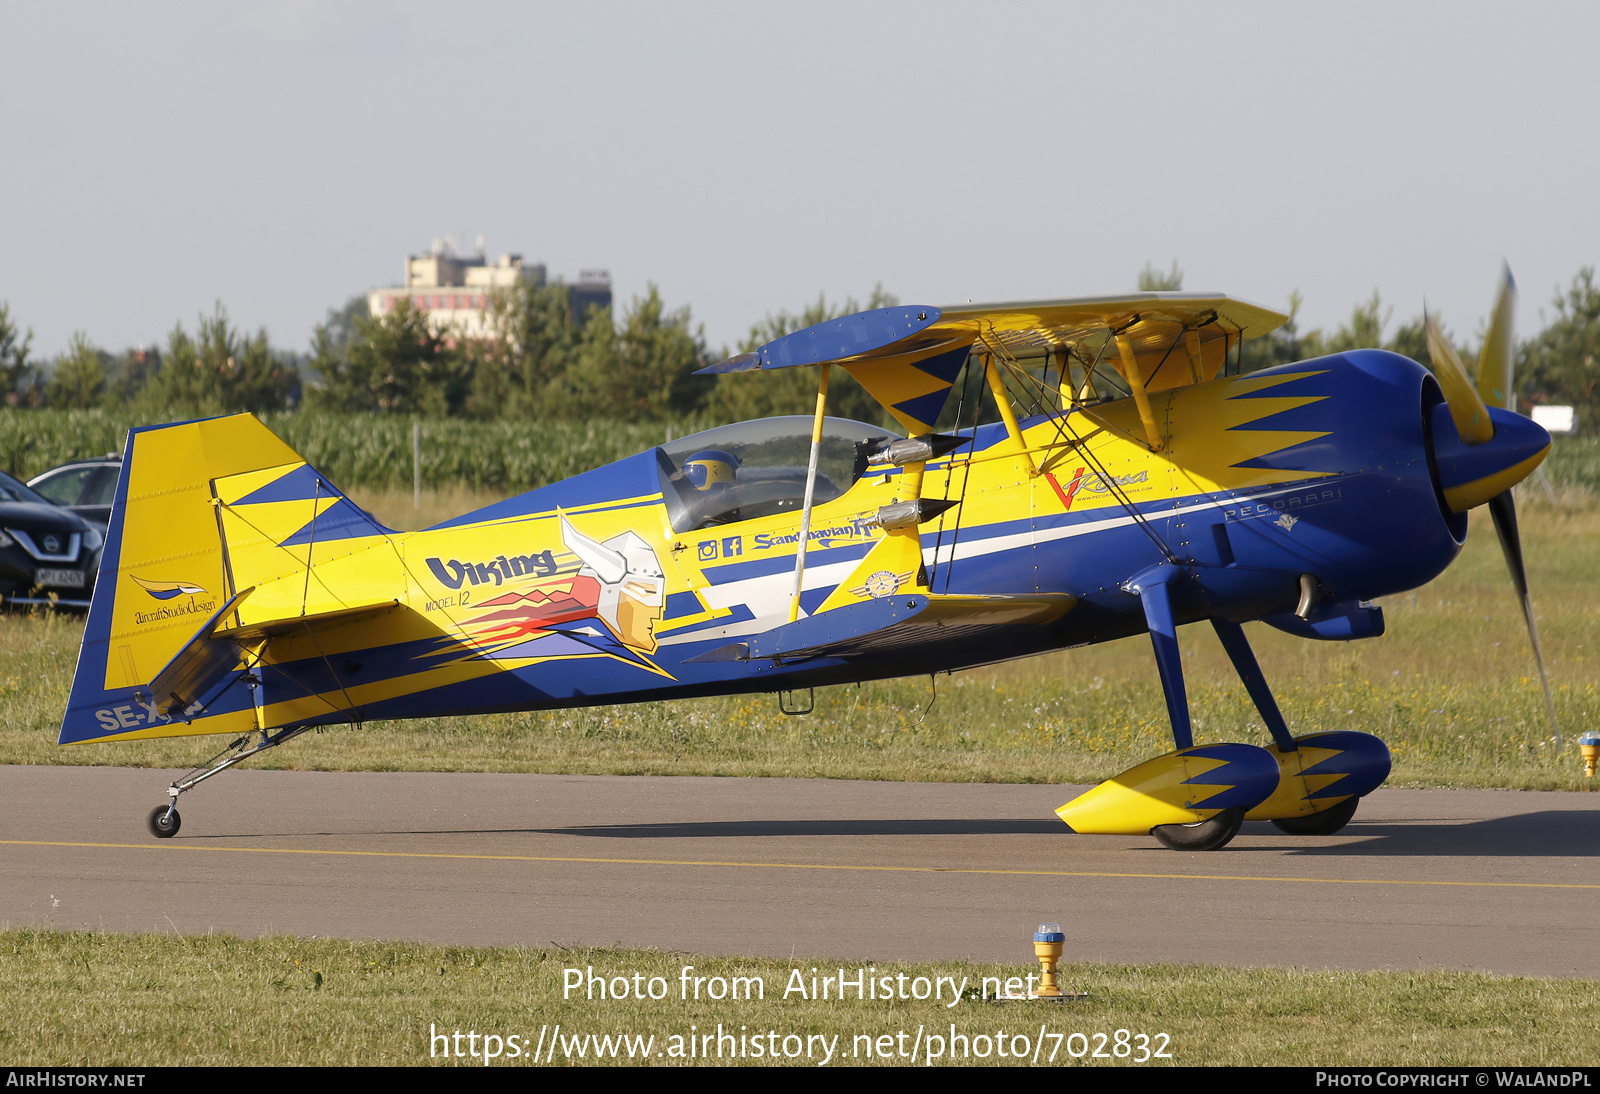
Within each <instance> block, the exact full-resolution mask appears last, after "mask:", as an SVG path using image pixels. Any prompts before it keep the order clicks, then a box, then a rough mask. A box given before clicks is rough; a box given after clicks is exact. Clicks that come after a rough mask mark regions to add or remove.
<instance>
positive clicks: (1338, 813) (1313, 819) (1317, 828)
mask: <svg viewBox="0 0 1600 1094" xmlns="http://www.w3.org/2000/svg"><path fill="white" fill-rule="evenodd" d="M1360 804H1361V799H1360V798H1357V797H1353V796H1352V797H1349V798H1346V799H1345V800H1344V801H1342V802H1340V803H1339V804H1338V805H1336V806H1334V807H1333V808H1332V809H1324V810H1322V812H1320V813H1312V814H1310V815H1309V816H1304V817H1284V818H1283V819H1282V820H1275V821H1273V822H1272V823H1273V824H1275V825H1277V826H1278V831H1280V832H1287V833H1289V834H1290V835H1291V836H1331V835H1333V834H1334V833H1335V832H1337V831H1338V830H1339V829H1341V828H1343V827H1344V826H1345V825H1347V824H1349V823H1350V818H1351V817H1353V816H1355V815H1356V806H1358V805H1360Z"/></svg>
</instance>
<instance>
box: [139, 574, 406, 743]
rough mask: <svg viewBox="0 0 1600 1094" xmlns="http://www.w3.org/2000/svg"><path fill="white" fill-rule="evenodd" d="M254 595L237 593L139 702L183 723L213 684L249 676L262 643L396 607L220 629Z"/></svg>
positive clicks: (390, 602)
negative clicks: (145, 703)
mask: <svg viewBox="0 0 1600 1094" xmlns="http://www.w3.org/2000/svg"><path fill="white" fill-rule="evenodd" d="M252 591H253V590H252V589H245V590H243V591H241V592H239V593H237V594H236V595H235V596H233V597H232V598H231V599H229V601H228V602H227V603H226V604H224V605H223V606H222V607H221V608H220V609H219V610H218V611H217V612H216V614H214V615H213V616H212V617H211V618H210V619H207V620H206V622H205V625H204V626H202V627H201V628H200V629H199V630H198V631H197V632H195V635H194V637H193V638H191V639H189V641H188V642H186V643H185V644H184V646H183V648H182V649H180V650H179V651H178V653H177V656H175V657H173V659H172V660H171V661H170V662H168V663H167V667H166V668H164V669H162V670H161V671H160V672H159V673H157V674H156V678H155V679H154V680H152V681H151V682H150V695H149V697H148V698H146V697H142V696H141V697H140V699H141V701H143V702H153V703H154V704H155V705H156V708H157V709H158V710H159V711H160V712H161V713H162V714H163V715H165V716H166V717H168V718H176V719H179V720H181V721H185V722H187V721H188V720H189V719H190V718H191V717H192V716H193V715H194V714H195V713H197V712H198V711H199V710H200V708H201V707H202V706H203V704H204V701H205V699H206V698H207V697H208V696H209V695H210V694H211V693H212V692H213V691H214V690H215V689H216V687H217V685H219V684H221V683H222V682H223V681H224V680H227V679H228V678H229V677H230V676H237V675H238V674H239V673H243V672H246V671H248V670H249V667H250V663H251V661H252V660H259V654H260V652H261V651H260V647H261V645H262V644H263V643H264V642H267V641H269V640H270V639H273V638H276V637H279V636H281V635H285V634H290V633H292V632H295V631H307V632H309V633H312V634H315V633H316V632H318V631H321V630H325V629H327V628H328V627H332V626H341V625H343V624H345V623H353V622H355V621H356V620H358V619H364V618H366V617H368V616H373V615H379V614H381V613H383V612H386V611H389V610H391V609H392V608H394V607H395V606H396V605H397V604H399V601H398V600H386V601H384V602H382V603H380V604H365V605H361V606H358V607H354V608H341V609H339V610H337V611H331V612H318V613H316V614H312V615H296V616H292V617H287V618H283V619H271V620H261V621H258V622H254V623H250V624H248V625H246V626H242V627H232V628H223V627H222V626H221V625H222V623H223V621H224V620H226V619H227V617H228V616H229V615H230V614H232V613H233V611H234V609H235V608H236V607H237V606H238V604H239V602H240V601H241V600H243V599H244V598H245V597H247V596H249V595H250V593H251V592H252Z"/></svg>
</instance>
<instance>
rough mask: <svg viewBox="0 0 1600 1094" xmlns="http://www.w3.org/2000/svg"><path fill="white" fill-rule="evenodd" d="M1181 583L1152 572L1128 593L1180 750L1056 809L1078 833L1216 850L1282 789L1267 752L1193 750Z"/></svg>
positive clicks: (1163, 570)
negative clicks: (1175, 593) (1146, 635)
mask: <svg viewBox="0 0 1600 1094" xmlns="http://www.w3.org/2000/svg"><path fill="white" fill-rule="evenodd" d="M1182 576H1183V571H1181V570H1179V569H1178V567H1176V566H1171V565H1162V566H1154V567H1151V568H1150V569H1149V570H1146V571H1143V572H1142V573H1140V574H1138V575H1136V576H1135V577H1133V578H1132V579H1130V580H1129V581H1128V583H1127V584H1126V585H1124V586H1123V589H1124V590H1126V591H1127V592H1130V593H1132V594H1134V595H1135V596H1137V597H1138V598H1139V602H1140V604H1141V605H1142V607H1143V609H1144V618H1145V626H1146V629H1147V630H1149V632H1150V645H1151V646H1152V648H1153V649H1154V650H1155V655H1156V667H1157V668H1158V669H1160V670H1161V690H1162V692H1163V693H1164V694H1165V696H1166V700H1167V716H1168V717H1169V718H1170V719H1171V721H1172V741H1173V744H1175V745H1176V746H1177V748H1176V749H1174V750H1173V751H1171V752H1168V753H1165V754H1163V755H1160V756H1157V757H1155V759H1152V760H1146V761H1145V762H1144V763H1142V764H1139V765H1137V766H1135V767H1132V768H1129V769H1128V770H1127V771H1124V772H1122V773H1121V774H1119V775H1116V776H1114V777H1112V778H1110V779H1107V780H1106V781H1105V782H1103V783H1101V784H1100V785H1099V786H1096V787H1094V788H1093V789H1091V790H1089V791H1088V792H1086V793H1083V794H1080V795H1078V796H1077V797H1076V798H1074V799H1072V800H1071V801H1069V802H1068V803H1067V804H1065V805H1063V806H1062V807H1061V808H1060V809H1057V810H1056V815H1057V816H1059V817H1060V818H1061V819H1062V820H1063V821H1065V822H1066V825H1067V827H1069V828H1071V829H1072V830H1073V831H1074V832H1082V833H1085V834H1103V835H1134V834H1143V833H1146V832H1148V833H1149V834H1150V835H1152V836H1154V837H1155V838H1156V839H1158V840H1160V841H1161V842H1162V843H1164V844H1165V845H1166V846H1168V847H1171V848H1172V849H1173V850H1176V851H1214V850H1216V849H1217V848H1219V847H1223V846H1226V845H1227V843H1228V842H1229V841H1230V840H1232V839H1233V837H1234V836H1236V835H1238V834H1239V826H1240V825H1241V824H1243V823H1244V819H1245V814H1246V813H1248V812H1249V811H1250V810H1252V809H1254V808H1255V807H1256V806H1258V805H1260V804H1261V803H1262V802H1264V801H1266V800H1267V798H1268V797H1270V796H1271V795H1272V793H1273V791H1274V790H1275V789H1276V788H1277V786H1278V782H1279V778H1278V761H1277V760H1276V759H1275V758H1274V757H1273V755H1272V754H1271V753H1270V752H1269V751H1268V750H1267V749H1264V748H1260V747H1258V746H1256V745H1247V744H1239V743H1233V742H1228V743H1223V744H1208V745H1201V746H1199V747H1195V744H1194V730H1193V726H1192V723H1191V722H1190V718H1189V695H1188V692H1187V690H1186V689H1185V688H1184V683H1183V661H1182V659H1181V658H1180V657H1179V655H1178V629H1177V623H1176V620H1175V619H1174V617H1173V612H1172V596H1171V584H1170V583H1171V582H1173V581H1175V580H1179V579H1181V578H1182Z"/></svg>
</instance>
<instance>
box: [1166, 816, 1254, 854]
mask: <svg viewBox="0 0 1600 1094" xmlns="http://www.w3.org/2000/svg"><path fill="white" fill-rule="evenodd" d="M1244 814H1245V811H1244V809H1242V808H1240V807H1239V806H1234V807H1233V808H1232V809H1224V810H1223V811H1222V812H1220V813H1218V814H1217V815H1216V816H1214V817H1212V818H1211V819H1210V820H1203V821H1199V822H1197V823H1195V824H1158V825H1156V826H1155V827H1154V828H1152V829H1150V834H1151V835H1152V836H1154V837H1155V838H1156V839H1158V840H1160V841H1161V842H1162V843H1164V844H1166V845H1167V846H1168V847H1170V848H1172V849H1173V850H1174V851H1215V850H1216V849H1217V848H1219V847H1226V846H1227V845H1228V841H1229V840H1231V839H1233V837H1234V836H1237V835H1238V834H1239V826H1240V825H1241V824H1243V823H1244Z"/></svg>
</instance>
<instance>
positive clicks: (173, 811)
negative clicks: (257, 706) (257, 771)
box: [147, 726, 311, 839]
mask: <svg viewBox="0 0 1600 1094" xmlns="http://www.w3.org/2000/svg"><path fill="white" fill-rule="evenodd" d="M310 728H311V727H310V726H299V727H296V728H294V729H280V730H278V732H276V733H271V734H269V733H268V732H267V731H266V730H264V729H263V730H260V731H259V732H260V734H261V736H260V737H259V738H258V739H256V740H254V741H252V740H251V739H250V735H249V734H245V735H244V736H243V737H240V738H238V739H237V740H235V741H234V742H233V743H232V744H230V745H229V746H228V747H227V748H225V749H223V750H222V751H221V752H219V753H217V754H216V755H215V756H213V757H211V759H209V760H207V761H206V762H205V763H203V764H201V765H200V766H199V767H196V768H195V769H194V770H192V771H190V772H189V773H188V774H187V775H185V776H184V777H183V778H181V779H179V780H178V781H177V782H175V783H173V784H172V785H171V786H169V787H167V795H168V796H169V798H170V799H171V800H170V801H168V803H167V804H166V805H158V806H156V807H155V808H154V809H152V810H150V816H149V819H148V821H147V823H148V824H149V827H150V834H151V835H152V836H155V837H156V838H157V839H171V838H172V837H173V836H176V835H177V834H178V828H179V827H180V826H181V825H182V824H183V818H182V817H180V816H179V815H178V795H179V794H182V793H183V792H184V791H185V790H193V789H194V788H195V787H196V786H198V785H200V784H201V783H203V782H205V781H206V780H207V779H209V778H211V776H213V775H220V774H221V773H222V772H224V771H226V770H228V768H230V767H232V766H233V765H234V764H237V763H243V762H244V761H245V760H248V759H249V758H250V757H252V756H254V755H257V754H258V753H261V752H265V751H266V750H267V749H269V748H277V747H278V746H279V745H281V744H283V743H284V742H286V741H290V740H293V739H294V738H296V737H298V736H300V734H302V733H304V732H305V731H306V730H308V729H310Z"/></svg>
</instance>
